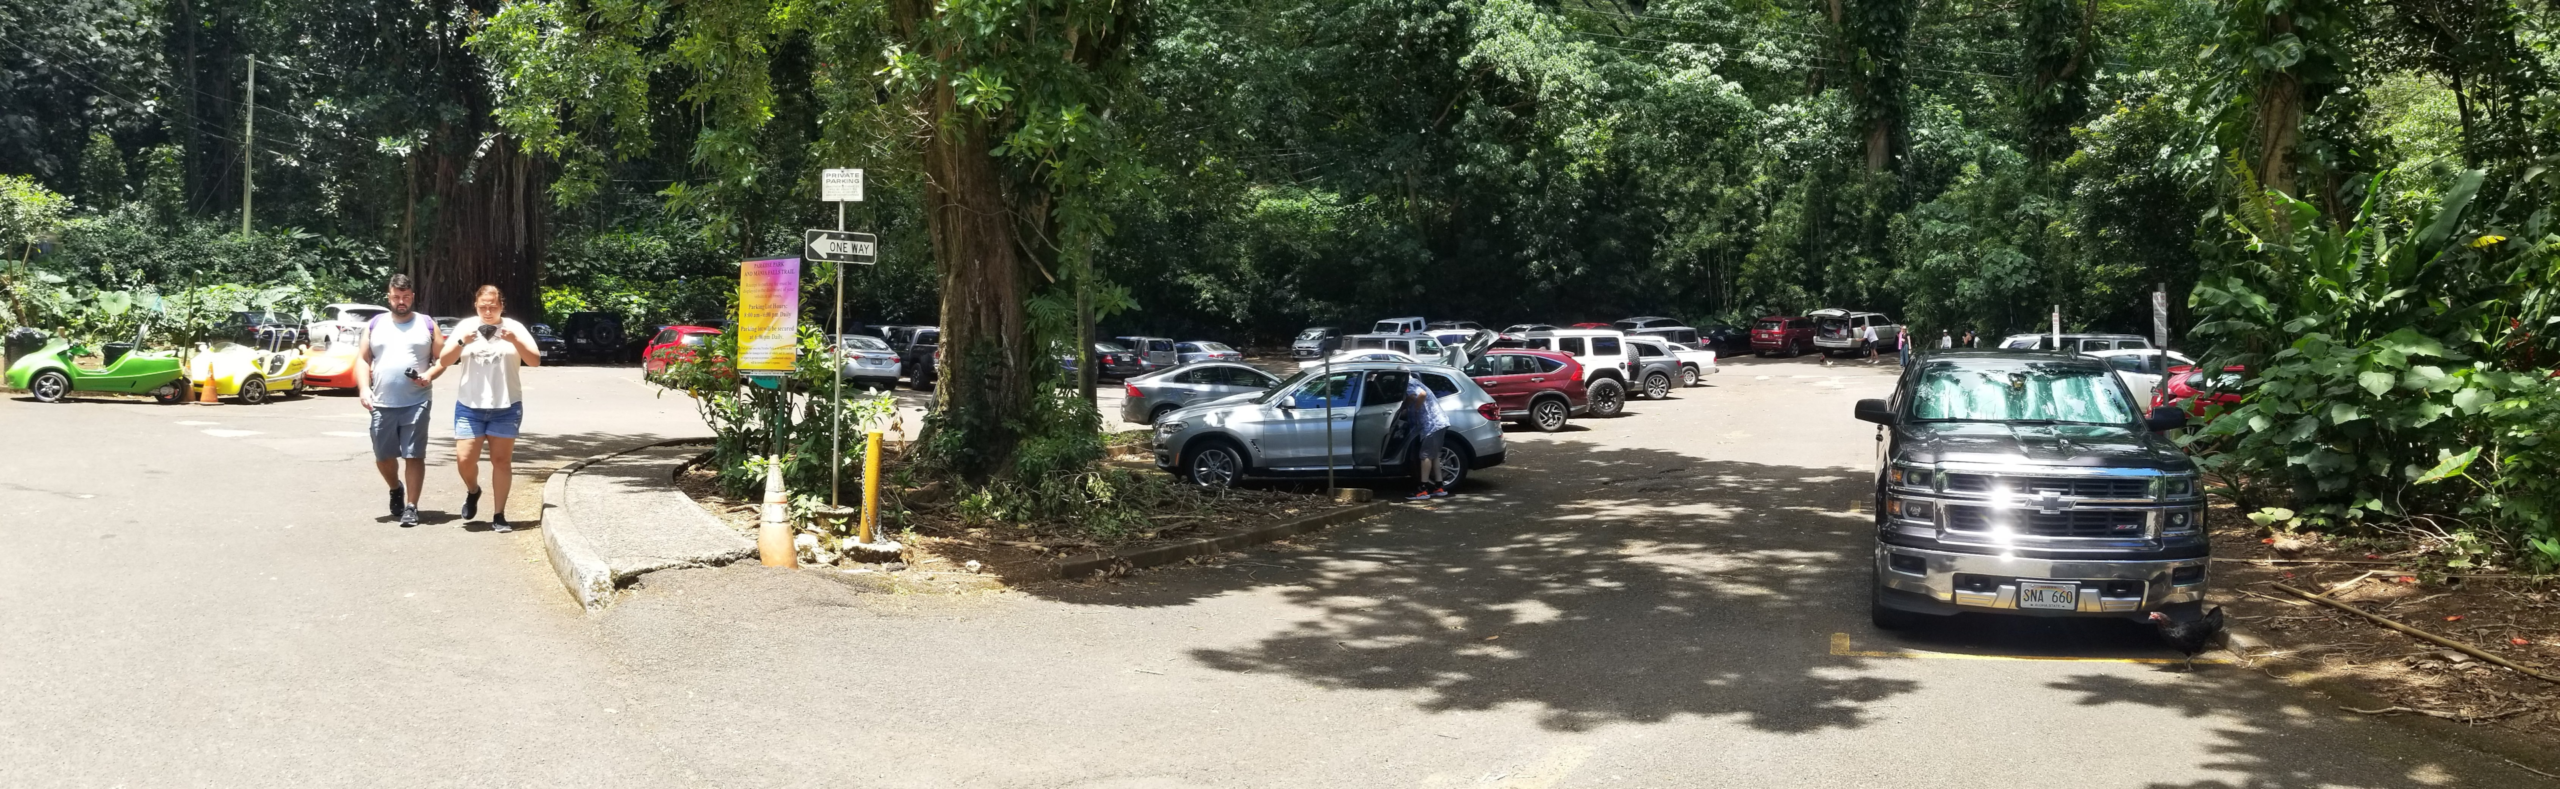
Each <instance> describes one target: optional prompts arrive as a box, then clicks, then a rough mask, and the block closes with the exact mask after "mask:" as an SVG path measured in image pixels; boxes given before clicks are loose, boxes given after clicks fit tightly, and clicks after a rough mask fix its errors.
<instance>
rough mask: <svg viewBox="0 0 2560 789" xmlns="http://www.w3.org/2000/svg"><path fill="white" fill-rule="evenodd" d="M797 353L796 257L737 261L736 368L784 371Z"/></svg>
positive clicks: (745, 370) (795, 357) (795, 358)
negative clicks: (738, 262)
mask: <svg viewBox="0 0 2560 789" xmlns="http://www.w3.org/2000/svg"><path fill="white" fill-rule="evenodd" d="M799 352H800V259H799V258H774V259H771V260H750V261H747V262H744V263H740V264H738V370H739V371H740V372H750V373H752V372H767V373H788V372H791V367H792V364H793V363H794V362H797V361H798V360H799V358H800V357H799Z"/></svg>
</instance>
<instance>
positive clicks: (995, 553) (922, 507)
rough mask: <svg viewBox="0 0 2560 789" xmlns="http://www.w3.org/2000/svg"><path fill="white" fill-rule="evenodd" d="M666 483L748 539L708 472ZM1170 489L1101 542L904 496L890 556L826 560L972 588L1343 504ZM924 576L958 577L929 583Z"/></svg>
mask: <svg viewBox="0 0 2560 789" xmlns="http://www.w3.org/2000/svg"><path fill="white" fill-rule="evenodd" d="M1113 448H1114V451H1115V453H1116V454H1115V456H1114V457H1113V458H1112V460H1111V461H1110V463H1111V464H1113V465H1116V466H1119V467H1121V468H1127V469H1131V470H1135V471H1139V472H1140V473H1155V472H1154V467H1153V465H1152V463H1151V462H1150V461H1147V460H1145V459H1144V456H1143V455H1139V454H1134V453H1135V452H1136V451H1137V450H1135V449H1133V448H1132V447H1131V446H1130V445H1128V444H1127V442H1124V441H1115V442H1113ZM676 483H677V487H678V488H679V489H681V490H683V491H684V492H685V494H686V495H688V496H691V497H692V498H693V500H694V501H695V502H696V503H698V504H701V505H702V507H703V509H704V510H706V511H709V512H710V513H711V514H712V516H713V517H716V518H719V519H720V520H721V522H723V523H726V524H728V525H729V526H730V527H731V528H734V529H737V530H738V532H739V533H740V534H743V535H746V536H747V537H749V538H750V539H752V538H753V537H754V536H755V533H756V529H757V515H758V513H757V505H756V504H755V503H753V502H745V501H738V500H735V499H731V498H728V497H726V496H723V495H721V494H720V492H719V490H718V488H717V487H716V486H715V485H714V483H713V474H712V472H711V471H710V470H709V469H708V468H705V467H701V466H694V467H689V468H687V469H686V470H684V471H683V472H682V473H680V474H678V475H677V479H676ZM1176 493H1177V495H1176V496H1175V497H1173V498H1172V499H1171V500H1169V501H1166V502H1165V503H1164V506H1162V507H1160V508H1159V511H1157V512H1154V513H1151V514H1149V515H1148V517H1149V518H1150V520H1151V521H1154V522H1157V523H1158V524H1160V525H1157V526H1155V527H1154V528H1149V529H1146V530H1143V531H1140V532H1137V533H1135V534H1131V535H1127V536H1125V537H1123V538H1120V539H1116V540H1103V539H1097V538H1095V537H1093V536H1091V535H1086V534H1074V533H1056V532H1047V531H1041V530H1035V529H1029V528H1022V527H1016V526H1010V525H1001V524H973V523H969V522H966V521H965V520H963V519H962V518H960V517H958V516H957V515H956V514H954V513H953V512H951V511H950V509H949V508H948V507H947V506H936V505H935V504H933V503H931V497H921V496H915V495H914V494H913V493H912V492H910V493H909V496H908V497H907V498H908V499H909V500H910V501H911V502H914V503H913V505H912V506H911V507H910V508H909V509H908V510H907V511H906V512H905V514H904V517H903V520H904V523H905V526H904V528H903V529H901V530H899V531H898V532H897V533H894V534H891V535H889V536H890V537H891V538H892V539H896V540H898V541H899V543H900V544H901V545H903V546H904V548H905V550H904V552H903V554H902V555H901V556H900V559H899V561H895V562H862V561H856V560H853V559H850V558H847V559H841V560H839V561H838V562H837V563H836V564H837V566H838V567H839V568H842V569H846V570H849V571H853V572H855V573H863V572H877V573H884V574H886V573H895V574H898V575H900V576H901V578H900V580H899V581H898V582H897V583H896V584H895V585H896V586H897V587H899V588H901V589H906V590H908V591H931V590H932V589H933V588H940V587H948V588H951V589H975V588H980V587H982V586H986V585H988V584H991V583H1003V582H1007V581H1008V580H1009V579H1010V580H1021V579H1026V578H1036V577H1037V570H1036V569H1035V568H1038V567H1040V566H1042V565H1045V564H1046V563H1048V562H1052V561H1055V560H1058V559H1064V558H1070V557H1075V556H1082V555H1086V554H1091V553H1096V552H1100V551H1105V550H1127V549H1139V548H1147V547H1152V546H1156V545H1166V544H1171V543H1175V542H1181V541H1185V540H1193V539H1199V538H1203V537H1215V536H1218V535H1223V534H1230V533H1235V532H1240V531H1246V530H1250V529H1255V528H1259V527H1262V526H1266V525H1270V524H1273V523H1278V522H1281V521H1284V520H1291V519H1295V518H1301V517H1306V516H1310V515H1315V514H1319V513H1322V512H1326V511H1329V510H1333V509H1337V508H1340V507H1345V506H1350V505H1347V504H1341V503H1337V502H1335V501H1333V500H1332V499H1330V498H1328V497H1326V496H1324V495H1323V490H1322V489H1321V488H1320V487H1314V488H1310V487H1305V486H1294V487H1293V486H1280V487H1251V488H1241V489H1236V490H1229V491H1223V492H1218V493H1207V492H1198V491H1191V490H1186V489H1177V491H1176ZM917 499H923V501H917ZM884 520H885V518H884ZM973 564H974V567H973V566H972V565H973ZM934 576H964V577H963V578H953V579H947V580H946V581H934V580H931V579H932V577H934ZM911 579H912V582H911ZM919 584H921V586H920V585H919Z"/></svg>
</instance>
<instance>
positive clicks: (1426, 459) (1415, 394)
mask: <svg viewBox="0 0 2560 789" xmlns="http://www.w3.org/2000/svg"><path fill="white" fill-rule="evenodd" d="M1398 418H1400V419H1403V420H1405V424H1407V425H1411V426H1413V447H1414V457H1416V458H1419V463H1418V465H1416V466H1415V470H1416V471H1417V472H1418V473H1417V474H1416V475H1415V477H1414V479H1415V482H1416V483H1418V487H1416V488H1415V489H1414V494H1413V495H1411V496H1406V497H1405V500H1406V501H1421V500H1423V499H1445V498H1448V497H1449V495H1450V494H1449V488H1448V487H1446V486H1443V485H1441V484H1440V445H1441V444H1442V443H1445V442H1446V441H1447V439H1448V437H1449V417H1447V416H1444V415H1442V414H1441V413H1440V396H1439V395H1437V394H1434V393H1432V391H1431V387H1428V386H1424V385H1423V384H1422V376H1419V375H1406V376H1405V377H1404V413H1402V414H1400V415H1398Z"/></svg>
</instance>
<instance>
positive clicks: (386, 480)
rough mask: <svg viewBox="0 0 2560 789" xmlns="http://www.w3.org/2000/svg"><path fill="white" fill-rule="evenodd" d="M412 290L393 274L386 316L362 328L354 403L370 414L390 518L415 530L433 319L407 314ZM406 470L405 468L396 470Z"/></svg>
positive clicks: (431, 377)
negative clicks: (389, 500) (389, 495)
mask: <svg viewBox="0 0 2560 789" xmlns="http://www.w3.org/2000/svg"><path fill="white" fill-rule="evenodd" d="M417 299H418V293H417V290H416V289H415V288H413V287H411V286H410V284H409V275H407V274H393V275H391V282H390V284H389V285H388V286H387V287H385V288H384V293H383V301H384V302H385V303H387V304H389V305H390V307H391V311H390V312H386V313H382V314H380V315H375V316H373V320H370V321H367V322H365V325H364V347H363V350H362V351H361V352H359V353H358V354H357V355H356V402H357V403H359V404H362V405H363V406H364V408H365V410H366V411H368V412H371V415H372V422H371V428H372V434H373V466H374V469H375V470H377V471H380V472H382V482H383V484H386V485H389V486H391V517H394V518H398V519H400V527H401V528H404V529H405V528H409V527H412V526H416V525H418V489H419V488H421V487H423V486H425V485H426V482H427V410H428V406H429V405H430V402H431V401H432V400H433V399H434V395H435V380H436V375H437V374H439V373H441V372H442V369H441V367H438V368H437V369H429V365H430V363H431V362H432V360H433V359H434V358H435V350H436V344H437V342H438V341H439V337H438V336H437V333H436V322H435V319H433V318H429V317H427V316H425V315H423V314H419V313H417V312H412V311H411V310H410V308H411V307H412V306H413V305H415V304H417ZM403 466H406V468H405V469H404V468H402V467H403Z"/></svg>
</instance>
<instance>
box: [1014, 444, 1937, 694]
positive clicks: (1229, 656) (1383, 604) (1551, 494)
mask: <svg viewBox="0 0 2560 789" xmlns="http://www.w3.org/2000/svg"><path fill="white" fill-rule="evenodd" d="M1535 454H1536V455H1537V456H1538V459H1535V460H1531V459H1530V458H1527V457H1524V458H1522V460H1523V461H1524V462H1523V463H1521V464H1520V465H1518V466H1513V467H1506V468H1507V469H1509V470H1510V473H1506V474H1504V475H1501V478H1500V479H1499V480H1495V479H1486V478H1479V479H1480V480H1483V481H1480V482H1477V483H1475V484H1472V485H1470V486H1469V489H1468V490H1467V491H1466V492H1465V493H1464V495H1461V496H1460V497H1458V498H1455V499H1449V500H1445V501H1443V502H1440V503H1436V504H1434V505H1431V506H1428V507H1419V506H1417V507H1412V508H1407V509H1399V510H1398V511H1396V512H1395V513H1394V514H1392V515H1389V516H1388V517H1387V518H1386V519H1385V520H1384V522H1382V523H1374V524H1370V525H1367V526H1365V527H1355V528H1354V529H1353V530H1352V532H1351V533H1350V534H1348V535H1346V536H1344V537H1343V538H1342V539H1340V540H1339V541H1338V542H1335V543H1333V544H1331V545H1327V546H1325V547H1323V548H1321V549H1319V550H1317V551H1314V552H1311V553H1304V554H1294V555H1293V554H1273V553H1258V554H1253V556H1254V557H1255V558H1253V559H1250V560H1248V562H1251V564H1246V565H1242V566H1230V567H1227V568H1222V569H1219V570H1212V571H1208V572H1206V573H1201V574H1197V575H1193V576H1191V577H1188V578H1182V579H1176V580H1175V581H1173V582H1171V583H1162V584H1144V585H1142V584H1130V585H1123V586H1118V587H1104V588H1094V587H1068V586H1061V587H1054V588H1047V589H1034V590H1031V591H1033V593H1035V594H1042V595H1045V596H1050V597H1055V598H1059V599H1063V600H1066V601H1069V602H1077V603H1087V604H1096V605H1122V606H1131V605H1135V606H1152V605H1179V604H1183V603H1186V602H1190V601H1192V600H1194V599H1198V598H1201V597H1205V596H1211V595H1216V594H1221V593H1225V592H1228V591H1231V590H1232V589H1233V588H1234V587H1235V586H1237V585H1239V584H1242V585H1262V584H1277V585H1280V586H1281V587H1282V589H1281V594H1283V595H1284V596H1285V597H1287V598H1288V599H1289V600H1290V601H1291V602H1293V603H1295V604H1297V605H1299V606H1301V607H1303V608H1305V609H1307V610H1309V611H1312V612H1315V616H1313V617H1312V618H1310V619H1308V620H1306V621H1304V622H1301V623H1298V624H1296V625H1292V626H1289V627H1288V628H1286V629H1284V630H1282V631H1281V632H1279V633H1277V634H1275V635H1273V636H1271V637H1269V638H1267V639H1265V640H1263V641H1262V643H1260V644H1258V645H1254V646H1252V647H1249V648H1244V649H1234V650H1217V649H1207V650H1197V651H1194V652H1193V653H1192V657H1193V658H1194V659H1195V660H1198V661H1199V662H1201V663H1202V664H1204V665H1207V666H1210V667H1213V668H1218V669H1223V670H1228V671H1238V672H1254V673H1270V674H1280V675H1285V676H1292V677H1297V678H1300V679H1303V680H1305V681H1308V682H1312V683H1315V684H1318V685H1321V686H1325V687H1331V688H1345V689H1369V690H1422V691H1426V692H1427V694H1428V696H1427V698H1426V699H1425V700H1424V701H1422V702H1420V703H1421V705H1422V706H1423V707H1424V708H1425V709H1429V710H1434V711H1442V710H1485V709H1492V708H1496V707H1501V706H1505V705H1510V704H1515V703H1520V702H1530V703H1534V704H1536V705H1538V707H1539V708H1540V710H1541V715H1542V717H1541V723H1542V725H1544V726H1546V727H1548V728H1550V729H1556V730H1564V731H1579V730H1586V729H1590V728H1594V727H1596V726H1599V725H1603V724H1606V723H1611V722H1655V721H1661V720H1664V719H1666V718H1669V717H1671V716H1675V715H1681V714H1691V715H1708V716H1714V715H1740V716H1742V717H1743V718H1744V719H1745V720H1747V721H1748V722H1749V724H1750V725H1752V726H1756V727H1758V728H1762V729H1765V730H1770V731H1782V732H1798V731H1811V730H1818V729H1827V728H1854V727H1857V726H1860V725H1862V724H1863V723H1864V722H1865V720H1866V719H1865V715H1864V713H1863V712H1862V710H1863V708H1864V706H1865V705H1867V704H1869V703H1872V702H1876V701H1879V700H1882V699H1885V698H1889V697H1891V696H1894V695H1898V694H1901V693H1906V692H1909V691H1911V690H1913V689H1915V688H1916V683H1913V682H1911V681H1908V680H1901V679H1887V678H1879V677H1853V676H1844V675H1843V674H1842V673H1841V672H1839V671H1837V670H1836V669H1837V668H1838V666H1839V665H1841V663H1840V662H1835V661H1827V660H1820V659H1805V658H1806V657H1808V656H1809V655H1808V654H1807V653H1806V652H1805V650H1807V649H1808V648H1810V649H1815V650H1818V649H1819V648H1820V646H1819V645H1820V644H1821V643H1823V641H1822V639H1823V637H1824V634H1823V633H1822V632H1820V627H1818V626H1817V625H1816V624H1815V623H1814V621H1813V620H1815V619H1816V618H1818V617H1820V616H1823V612H1826V611H1836V610H1837V609H1838V608H1840V607H1842V606H1844V605H1847V604H1848V603H1849V601H1850V600H1853V599H1856V598H1855V595H1856V594H1857V592H1858V587H1857V586H1855V579H1863V578H1864V577H1865V570H1864V567H1865V562H1866V556H1867V548H1866V545H1865V543H1864V542H1863V537H1864V535H1865V533H1866V528H1867V527H1866V520H1865V517H1864V516H1862V515H1858V514H1855V513H1849V512H1844V511H1842V510H1843V509H1844V505H1846V504H1847V503H1849V502H1850V501H1852V500H1855V499H1857V498H1859V497H1860V496H1861V495H1862V491H1863V490H1864V489H1865V488H1866V486H1867V484H1868V483H1867V480H1866V478H1865V477H1864V475H1862V474H1858V473H1856V472H1848V471H1842V470H1836V469H1803V468H1790V467H1782V466H1764V465H1752V464H1739V463H1727V462H1708V461H1701V460H1698V459H1695V458H1690V457H1685V456H1681V455H1678V454H1674V453H1669V452H1663V451H1658V450H1641V449H1638V450H1625V449H1608V450H1603V449H1601V448H1599V447H1596V446H1593V445H1591V444H1588V443H1583V442H1578V441H1560V442H1554V443H1548V444H1543V445H1540V446H1538V447H1537V448H1536V450H1535ZM1550 502H1553V503H1552V504H1550ZM1816 503H1829V504H1830V506H1828V507H1821V506H1814V505H1815V504H1816ZM1266 557H1268V558H1270V560H1271V561H1277V562H1283V563H1284V564H1277V565H1275V564H1269V563H1265V559H1266ZM1274 567H1278V568H1279V570H1278V571H1277V572H1274V571H1272V568H1274ZM1831 616H1834V617H1836V613H1834V614H1831ZM1745 634H1748V636H1749V637H1738V636H1742V635H1745ZM1771 638H1775V639H1777V640H1779V641H1781V642H1783V643H1771V642H1770V641H1769V639H1771ZM1772 650H1785V651H1790V652H1795V653H1797V654H1796V655H1794V656H1788V657H1784V658H1780V659H1774V660H1773V659H1771V657H1772V656H1771V654H1770V653H1771V652H1772ZM1855 660H1856V659H1854V658H1852V659H1848V661H1849V662H1852V663H1854V662H1855Z"/></svg>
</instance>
